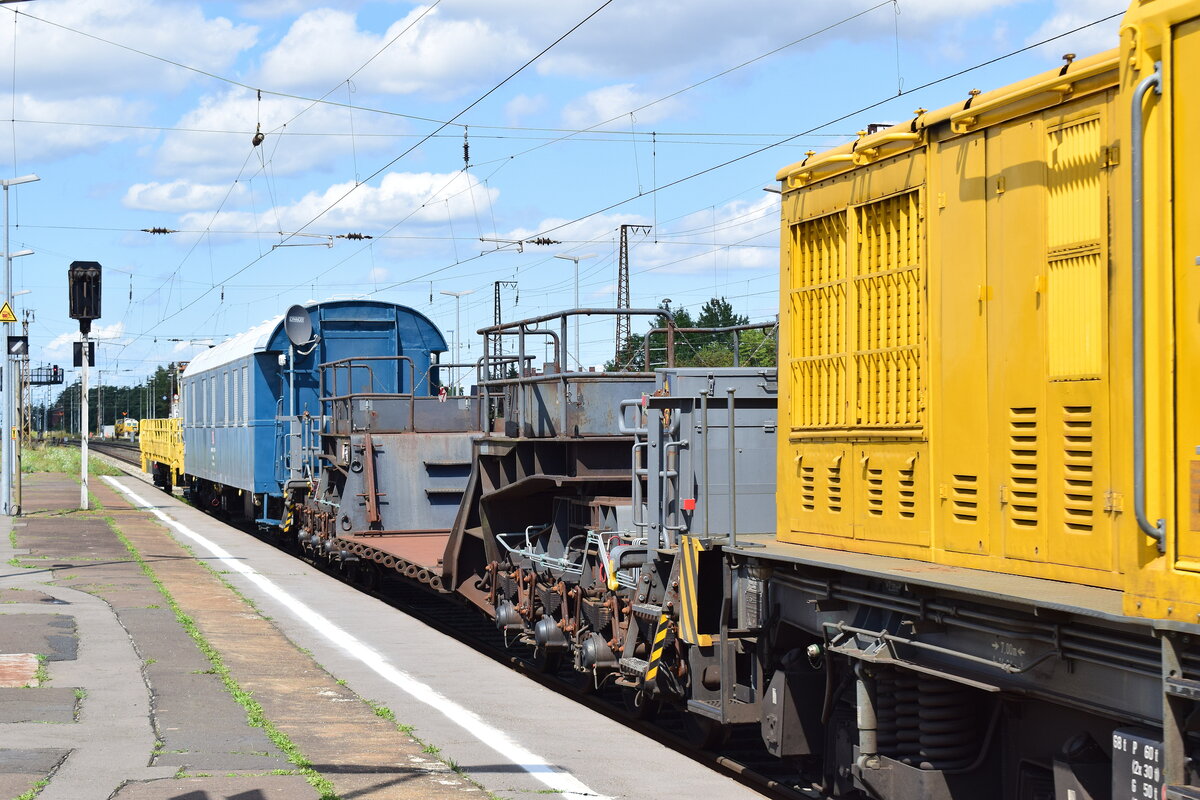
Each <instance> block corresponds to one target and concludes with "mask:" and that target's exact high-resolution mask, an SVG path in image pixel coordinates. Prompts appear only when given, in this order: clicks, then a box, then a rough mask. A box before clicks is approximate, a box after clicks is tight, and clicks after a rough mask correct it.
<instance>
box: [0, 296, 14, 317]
mask: <svg viewBox="0 0 1200 800" xmlns="http://www.w3.org/2000/svg"><path fill="white" fill-rule="evenodd" d="M16 321H17V315H16V314H14V313H13V312H12V306H10V305H9V304H8V302H7V301H6V302H5V303H4V307H3V308H0V322H16Z"/></svg>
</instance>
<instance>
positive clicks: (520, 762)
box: [104, 475, 612, 800]
mask: <svg viewBox="0 0 1200 800" xmlns="http://www.w3.org/2000/svg"><path fill="white" fill-rule="evenodd" d="M104 480H106V481H108V482H109V484H111V485H112V486H113V488H115V489H116V490H117V491H119V492H121V493H123V494H124V495H126V496H127V497H128V498H129V499H130V500H132V501H133V502H134V503H136V504H137V505H139V506H141V507H142V508H144V509H146V510H147V511H149V512H151V513H152V514H154V515H155V516H156V517H158V518H159V519H161V520H162V521H163V522H165V523H166V524H168V525H170V526H171V527H172V528H174V529H175V530H177V531H179V532H180V533H181V534H183V535H184V536H186V537H187V538H189V539H191V540H192V541H193V542H195V543H196V544H198V545H200V546H201V547H203V548H204V549H205V550H207V551H208V552H209V553H211V554H212V555H213V556H215V557H216V558H218V559H220V560H221V561H222V562H223V563H224V564H225V565H226V566H227V567H229V569H232V570H235V571H237V572H238V573H240V574H242V575H244V576H245V577H246V578H247V579H248V580H250V581H253V582H254V583H255V585H257V586H258V587H259V588H260V589H262V590H263V591H264V592H266V593H267V594H269V595H270V596H271V597H273V598H275V599H276V600H277V601H279V602H280V603H281V604H282V605H283V606H284V608H286V609H287V610H288V611H289V612H290V613H291V614H292V615H294V616H295V617H296V619H298V620H300V621H301V622H304V623H305V624H307V625H308V626H309V627H311V628H312V629H313V630H315V631H316V632H317V633H319V634H321V635H322V636H324V637H325V638H326V639H328V640H329V641H330V642H332V643H333V644H335V645H337V646H338V647H340V648H342V650H344V651H345V652H346V653H348V654H349V655H350V656H352V657H354V658H356V659H357V660H358V661H360V662H362V663H363V664H364V665H366V666H367V667H370V668H371V669H372V670H374V671H375V672H376V673H378V674H379V675H380V676H381V677H383V678H384V679H385V680H387V681H388V682H389V683H391V684H393V685H394V686H396V687H397V688H399V689H401V690H402V691H404V692H406V693H407V694H409V695H410V696H411V697H413V698H414V699H416V700H419V701H421V702H422V703H425V704H426V705H428V706H430V707H431V708H433V709H434V710H436V711H437V712H439V713H441V714H443V715H445V716H446V718H447V719H449V720H450V721H451V722H453V723H455V724H456V725H458V726H459V727H461V728H462V729H463V730H465V731H466V732H467V733H469V734H471V735H472V736H474V737H475V738H476V739H478V740H479V741H480V742H482V743H483V744H485V745H487V746H488V747H490V748H491V749H493V750H495V751H496V752H497V753H499V754H500V756H501V757H503V758H506V759H508V760H509V761H511V762H512V763H513V764H516V765H517V766H519V767H520V768H521V769H523V770H525V771H526V772H528V773H529V774H530V775H532V776H533V777H534V778H536V779H537V780H539V781H540V782H542V783H543V784H545V785H546V786H547V787H548V788H550V789H553V790H554V791H556V792H559V793H560V794H562V796H563V797H566V798H570V800H612V798H609V797H606V796H604V795H601V794H599V793H597V792H593V791H592V790H591V789H589V788H588V787H587V786H586V785H584V783H583V782H582V781H580V780H579V779H578V778H576V777H575V776H574V775H571V774H570V773H568V772H562V771H561V770H558V769H556V768H555V767H553V766H551V765H550V764H549V763H547V762H546V760H545V759H543V758H541V757H540V756H538V755H536V754H534V753H531V752H529V751H528V750H526V749H525V748H524V747H522V746H521V745H520V744H518V743H517V742H515V741H514V740H513V739H512V738H511V737H510V736H509V735H508V734H507V733H505V732H504V731H502V730H500V729H499V728H496V727H494V726H492V725H490V724H488V723H487V722H485V721H483V720H482V719H481V718H480V717H479V715H478V714H476V713H475V712H474V711H471V710H470V709H467V708H464V707H463V706H460V705H459V704H458V703H455V702H454V701H453V700H450V699H449V698H447V697H445V696H443V695H442V694H440V693H439V692H438V691H437V690H435V689H434V688H433V687H431V686H428V685H426V684H424V683H422V682H421V681H419V680H417V679H416V678H414V677H412V676H411V675H408V674H406V673H404V672H402V671H401V670H399V669H396V668H395V667H394V666H392V665H391V664H389V663H388V662H387V659H385V658H384V657H383V656H381V655H379V654H378V653H376V652H375V651H373V650H372V649H371V648H369V647H367V646H366V645H365V644H363V643H362V642H360V641H359V640H358V639H356V638H354V637H353V636H351V635H350V634H349V633H346V632H345V631H343V630H342V629H341V628H339V627H338V626H336V625H334V624H333V623H332V622H331V621H329V620H328V619H326V618H325V617H323V616H321V614H319V613H318V612H316V611H315V610H313V609H311V608H309V607H308V606H306V605H304V603H302V602H301V601H300V600H299V599H297V598H296V597H293V596H292V595H290V594H288V593H287V592H286V591H284V590H283V589H281V588H279V587H278V586H276V585H275V584H274V583H272V582H271V581H270V580H269V579H268V578H266V577H265V576H263V575H262V574H260V573H259V572H257V571H256V570H254V569H253V568H251V567H248V566H246V565H245V564H244V563H242V562H241V561H240V560H238V559H236V558H234V557H233V556H231V555H230V554H229V553H228V552H227V551H226V550H224V549H223V548H222V547H220V546H219V545H217V544H216V543H214V542H211V541H209V540H208V539H206V538H204V537H203V536H201V535H200V534H198V533H196V532H195V531H193V530H191V529H190V528H188V527H187V526H186V525H184V524H183V523H181V522H180V521H179V520H177V519H175V518H174V517H172V516H170V515H169V514H167V513H165V512H164V511H162V509H159V508H155V507H154V506H153V505H151V504H150V503H148V502H146V501H145V500H143V499H142V498H141V497H139V496H138V495H137V494H135V493H134V492H133V491H132V490H131V489H128V488H126V487H125V486H122V485H121V484H120V483H118V482H117V481H116V479H114V478H112V477H110V476H108V475H105V476H104Z"/></svg>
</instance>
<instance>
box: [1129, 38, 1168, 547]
mask: <svg viewBox="0 0 1200 800" xmlns="http://www.w3.org/2000/svg"><path fill="white" fill-rule="evenodd" d="M1151 90H1153V91H1154V93H1155V94H1162V62H1161V61H1156V62H1154V73H1153V74H1152V75H1147V76H1146V77H1145V78H1143V79H1142V81H1141V83H1139V84H1138V85H1137V88H1135V89H1134V90H1133V108H1132V127H1133V130H1132V135H1131V136H1130V147H1129V149H1130V161H1131V165H1130V172H1131V173H1132V184H1133V187H1132V188H1133V198H1132V200H1133V203H1132V205H1133V220H1132V223H1133V225H1132V228H1133V230H1132V240H1133V242H1132V244H1133V253H1132V258H1131V259H1130V262H1131V263H1130V273H1131V276H1130V277H1131V279H1132V281H1133V513H1134V516H1135V517H1136V518H1137V524H1138V527H1139V528H1140V529H1141V530H1142V533H1144V534H1146V535H1147V536H1149V537H1150V538H1151V539H1153V540H1154V541H1155V542H1157V543H1158V552H1160V553H1165V552H1166V549H1167V522H1166V520H1165V519H1159V520H1157V521H1156V522H1155V523H1154V524H1151V523H1150V519H1149V517H1147V516H1146V396H1145V395H1146V364H1145V359H1146V310H1145V272H1146V263H1145V261H1146V254H1145V238H1146V229H1145V219H1144V216H1145V209H1144V208H1143V201H1144V200H1145V197H1144V194H1145V187H1144V175H1143V167H1144V164H1143V162H1144V160H1145V143H1144V136H1145V132H1144V131H1143V129H1142V128H1143V122H1144V113H1143V110H1142V101H1143V100H1144V98H1145V96H1146V94H1147V93H1148V92H1149V91H1151Z"/></svg>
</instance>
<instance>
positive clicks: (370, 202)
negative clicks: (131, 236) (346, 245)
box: [180, 172, 499, 233]
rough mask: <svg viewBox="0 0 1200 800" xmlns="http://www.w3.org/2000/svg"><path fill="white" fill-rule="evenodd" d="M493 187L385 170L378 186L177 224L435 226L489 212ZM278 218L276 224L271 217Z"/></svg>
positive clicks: (450, 176)
mask: <svg viewBox="0 0 1200 800" xmlns="http://www.w3.org/2000/svg"><path fill="white" fill-rule="evenodd" d="M498 195H499V192H498V190H496V189H489V188H486V187H484V186H483V185H481V184H480V183H478V182H477V181H476V179H475V177H474V176H472V175H469V174H466V173H462V172H456V173H429V172H422V173H411V172H391V173H388V174H387V175H385V176H384V177H383V180H382V181H380V183H379V185H378V186H373V185H367V184H364V185H361V186H359V187H358V188H355V187H354V184H353V183H338V184H334V185H333V186H330V187H329V188H328V189H325V190H324V191H322V192H309V193H308V194H307V195H305V196H304V197H302V198H301V199H300V200H297V201H296V202H294V203H291V204H288V205H280V206H276V207H275V208H273V209H269V210H267V211H263V212H259V213H258V214H254V213H253V212H250V211H236V210H230V211H222V212H221V213H219V214H217V215H215V216H213V215H210V214H196V213H190V214H185V215H184V216H183V217H182V218H181V220H180V224H181V225H182V226H183V227H187V228H191V227H197V226H199V227H206V226H209V225H211V227H213V228H215V229H218V230H240V231H246V232H254V231H258V230H267V228H263V227H262V226H260V225H259V224H258V220H269V221H270V222H269V225H270V226H274V227H270V228H269V229H270V230H274V229H275V227H281V228H282V229H283V230H284V231H296V230H299V229H300V228H301V227H302V226H304V225H306V224H308V223H309V222H310V221H311V220H313V219H315V218H317V216H318V215H319V214H320V215H321V216H320V219H319V220H318V221H317V222H316V223H315V224H314V227H313V228H312V230H313V231H318V230H319V231H330V230H334V231H340V230H342V229H346V230H347V231H355V232H362V233H371V232H374V231H379V230H381V229H384V228H387V227H390V226H392V225H394V224H396V223H398V222H400V221H401V220H404V219H407V221H408V222H409V223H410V224H429V225H441V224H443V223H445V222H446V221H447V219H458V220H465V219H472V220H473V219H474V218H475V214H476V213H478V214H479V215H481V216H482V215H484V214H487V213H489V212H488V207H489V205H490V204H491V203H494V202H495V200H496V198H497V196H498ZM327 209H329V211H328V213H325V214H322V212H325V211H326V210H327ZM277 220H278V225H276V221H277Z"/></svg>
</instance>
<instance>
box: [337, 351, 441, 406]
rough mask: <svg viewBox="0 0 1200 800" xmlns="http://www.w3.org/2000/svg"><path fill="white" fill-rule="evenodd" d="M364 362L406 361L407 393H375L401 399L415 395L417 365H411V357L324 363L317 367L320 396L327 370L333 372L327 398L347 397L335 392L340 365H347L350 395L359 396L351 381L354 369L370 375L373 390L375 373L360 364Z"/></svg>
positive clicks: (340, 359) (385, 357)
mask: <svg viewBox="0 0 1200 800" xmlns="http://www.w3.org/2000/svg"><path fill="white" fill-rule="evenodd" d="M366 361H407V362H408V387H409V388H408V391H407V392H377V394H395V395H400V396H403V397H412V396H415V395H416V388H417V365H416V364H415V363H413V360H412V358H411V357H409V356H352V357H350V358H339V359H337V360H336V361H326V362H324V363H323V364H318V365H317V370H318V371H319V372H320V375H321V383H320V392H321V396H322V397H325V373H326V371H327V370H332V371H333V394H331V395H329V396H330V397H347V396H349V395H339V394H338V393H337V391H338V384H337V376H338V369H337V368H338V367H340V366H342V365H347V372H348V373H351V374H350V375H349V379H350V386H349V392H350V394H359V393H356V392H355V391H354V379H353V374H352V373H353V370H354V368H355V367H360V368H362V369H365V370H367V372H368V373H370V383H371V387H372V388H374V386H375V371H374V370H372V369H371V366H370V365H369V364H365V363H362V362H366Z"/></svg>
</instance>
